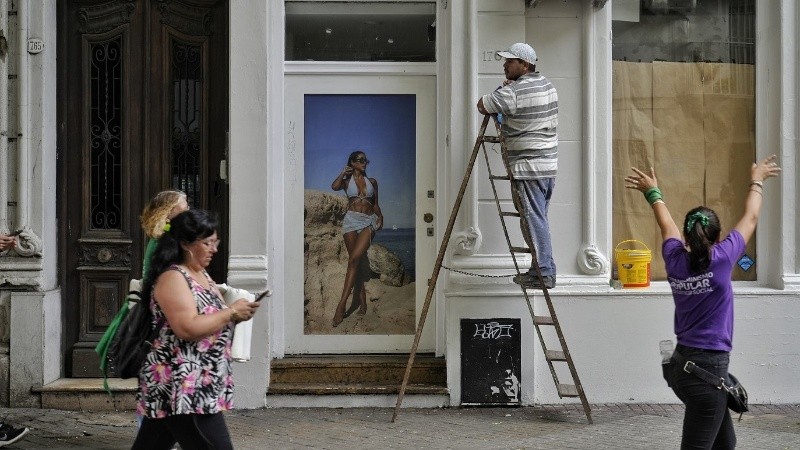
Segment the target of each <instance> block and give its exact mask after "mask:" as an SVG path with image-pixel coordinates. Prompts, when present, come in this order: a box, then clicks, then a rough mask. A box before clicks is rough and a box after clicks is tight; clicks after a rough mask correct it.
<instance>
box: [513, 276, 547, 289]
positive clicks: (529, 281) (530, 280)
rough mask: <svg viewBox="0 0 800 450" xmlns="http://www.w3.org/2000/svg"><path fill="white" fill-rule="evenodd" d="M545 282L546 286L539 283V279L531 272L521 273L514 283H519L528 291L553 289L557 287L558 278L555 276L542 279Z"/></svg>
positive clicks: (515, 277)
mask: <svg viewBox="0 0 800 450" xmlns="http://www.w3.org/2000/svg"><path fill="white" fill-rule="evenodd" d="M542 279H543V280H544V285H543V284H542V283H540V282H539V277H537V276H536V275H535V274H533V273H531V272H526V273H521V274H519V275H515V276H514V283H517V284H519V285H521V286H523V287H525V288H528V289H542V288H547V289H553V288H554V287H556V276H555V275H545V276H543V277H542Z"/></svg>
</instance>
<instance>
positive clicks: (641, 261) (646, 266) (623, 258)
mask: <svg viewBox="0 0 800 450" xmlns="http://www.w3.org/2000/svg"><path fill="white" fill-rule="evenodd" d="M627 242H635V243H637V244H640V245H641V246H642V247H644V248H645V249H644V250H642V249H621V248H619V247H620V245H622V244H625V243H627ZM614 256H615V257H616V259H617V273H618V274H619V281H620V283H621V284H622V287H624V288H632V287H648V286H650V261H651V260H652V257H653V255H652V252H650V249H649V248H647V246H646V245H644V242H642V241H637V240H635V239H629V240H627V241H622V242H620V243H619V244H617V246H616V247H615V248H614Z"/></svg>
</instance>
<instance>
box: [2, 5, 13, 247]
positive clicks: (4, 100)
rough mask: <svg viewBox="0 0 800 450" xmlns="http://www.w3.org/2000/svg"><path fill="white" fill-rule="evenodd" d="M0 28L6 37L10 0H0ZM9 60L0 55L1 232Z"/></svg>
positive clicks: (4, 206)
mask: <svg viewBox="0 0 800 450" xmlns="http://www.w3.org/2000/svg"><path fill="white" fill-rule="evenodd" d="M0 30H3V32H4V33H3V34H5V37H6V39H9V38H10V34H11V33H9V30H8V0H0ZM8 60H9V54H8V51H6V54H4V55H2V56H0V233H7V232H8V231H10V230H9V223H8Z"/></svg>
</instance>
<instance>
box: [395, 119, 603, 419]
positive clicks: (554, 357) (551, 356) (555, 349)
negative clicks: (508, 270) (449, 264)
mask: <svg viewBox="0 0 800 450" xmlns="http://www.w3.org/2000/svg"><path fill="white" fill-rule="evenodd" d="M490 118H493V121H494V125H495V129H496V130H497V136H487V135H486V129H487V127H488V125H489V119H490ZM487 143H489V144H500V149H501V155H502V158H503V165H504V166H505V168H506V174H505V175H495V174H493V173H492V169H491V166H490V164H489V155H488V152H487V151H486V144H487ZM481 150H483V156H484V159H485V160H486V168H487V170H488V171H489V181H490V183H491V185H492V193H493V194H494V199H495V204H496V205H497V212H498V214H499V216H500V223H501V225H502V228H503V235H504V236H505V238H506V243H507V244H508V249H509V251H510V253H511V257H512V260H513V261H514V268H515V270H516V272H517V275H518V276H519V275H521V271H520V268H519V264H518V263H517V254H519V253H529V254H530V255H531V260H532V266H533V267H535V268H536V276H537V278H538V279H539V282H540V284H541V285H542V286H544V280H543V279H542V274H541V272H540V270H539V264H538V263H537V259H536V250H535V248H534V246H533V245H531V244H532V242H533V241H532V240H531V236H529V234H528V231H527V230H528V227H527V226H526V224H525V218H524V217H523V216H521V215H520V214H519V212H517V211H519V209H520V208H519V205H521V203H520V199H519V193H518V192H517V190H516V188H515V186H514V183H513V181H514V177H513V175H512V174H511V168H510V166H509V165H508V153H507V148H506V144H505V140H504V139H503V137H502V134H501V133H500V124H499V123H498V122H497V117H496V116H488V115H487V116H485V117H484V119H483V123H482V124H481V127H480V131H479V132H478V138H477V139H476V140H475V147H474V148H473V150H472V154H471V156H470V159H469V163H468V164H467V169H466V172H465V173H464V179H463V180H462V182H461V188H460V189H459V192H458V196H457V197H456V201H455V202H454V204H453V210H452V212H451V213H450V220H449V221H448V224H447V228H446V230H445V233H444V237H443V239H442V243H441V245H440V246H439V255H438V256H437V258H436V263H435V265H434V267H433V274H432V275H431V279H430V281H429V282H428V293H427V295H426V296H425V302H424V303H423V307H422V311H421V314H420V318H419V324H418V325H417V332H416V335H415V336H414V344H413V345H412V347H411V353H410V354H409V357H408V364H407V365H406V371H405V375H404V377H403V384H402V385H401V386H400V394H399V395H398V396H397V404H396V405H395V409H394V414H393V415H392V422H394V421H395V419H396V418H397V413H398V411H399V409H400V405H401V404H402V402H403V396H404V394H405V390H406V386H407V385H408V380H409V376H410V374H411V368H412V366H413V364H414V356H415V355H416V353H417V348H418V347H419V341H420V338H421V336H422V329H423V327H424V325H425V319H426V317H427V315H428V310H429V308H430V302H431V299H432V298H433V292H434V289H435V287H436V281H437V280H438V278H439V272H440V270H441V268H442V261H443V260H444V255H445V253H446V251H447V246H448V243H449V241H450V235H451V233H452V231H453V226H454V224H455V220H456V216H457V215H458V210H459V209H460V207H461V202H462V200H463V198H464V193H465V192H466V188H467V184H468V183H469V178H470V176H471V174H472V170H473V168H474V166H475V161H476V159H477V157H478V153H479V152H480V151H481ZM498 181H507V182H509V183H510V185H511V197H512V200H513V202H514V205H515V206H516V207H517V211H503V209H502V206H501V205H500V198H499V197H498V195H497V187H496V182H498ZM507 217H515V218H518V219H519V220H520V221H521V223H522V227H521V228H522V230H523V237H524V238H525V242H526V243H527V246H526V247H519V246H514V245H513V244H512V243H511V238H510V237H509V235H508V227H507V226H506V223H505V218H507ZM520 288H521V289H522V295H523V296H524V297H525V302H526V303H527V305H528V311H529V312H530V314H531V319H532V320H533V326H534V328H535V329H536V334H537V335H538V336H539V342H540V343H541V345H542V350H543V351H544V356H545V359H546V360H547V365H548V367H549V368H550V374H551V375H552V376H553V381H554V382H555V385H556V390H557V392H558V396H559V398H565V397H578V398H580V400H581V404H582V405H583V411H584V413H585V414H586V419H587V420H588V421H589V423H590V424H591V423H592V412H591V407H590V406H589V402H588V400H587V399H586V394H585V392H584V391H583V386H582V385H581V382H580V378H579V377H578V371H577V370H576V369H575V364H574V362H573V361H572V356H571V355H570V353H569V349H568V348H567V341H566V339H565V338H564V332H563V331H562V330H561V325H560V324H559V322H558V317H557V316H556V310H555V308H554V306H553V302H552V300H551V298H550V293H549V292H548V290H547V288H546V287H542V288H541V290H542V293H543V294H544V298H545V302H546V304H547V309H548V315H536V314H535V313H534V310H533V304H532V303H531V296H532V294H529V292H528V291H529V290H531V289H532V288H527V287H525V285H524V284H520ZM537 289H538V288H537ZM542 327H553V329H554V330H555V332H556V336H558V344H557V345H552V346H548V343H547V342H546V341H545V337H544V335H543V334H542ZM561 363H566V365H567V367H568V369H569V374H570V377H571V378H572V384H566V383H561V382H560V381H559V377H558V371H557V364H561Z"/></svg>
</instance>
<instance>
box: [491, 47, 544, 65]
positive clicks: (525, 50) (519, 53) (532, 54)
mask: <svg viewBox="0 0 800 450" xmlns="http://www.w3.org/2000/svg"><path fill="white" fill-rule="evenodd" d="M497 54H498V55H500V56H502V57H503V58H506V59H508V58H516V59H521V60H523V61H526V62H529V63H531V64H536V51H535V50H533V47H531V46H530V45H528V44H526V43H524V42H517V43H516V44H514V45H512V46H511V47H509V48H508V50H506V51H504V52H497Z"/></svg>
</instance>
